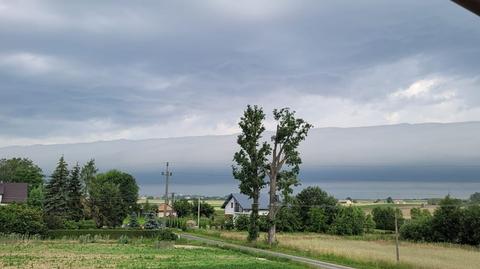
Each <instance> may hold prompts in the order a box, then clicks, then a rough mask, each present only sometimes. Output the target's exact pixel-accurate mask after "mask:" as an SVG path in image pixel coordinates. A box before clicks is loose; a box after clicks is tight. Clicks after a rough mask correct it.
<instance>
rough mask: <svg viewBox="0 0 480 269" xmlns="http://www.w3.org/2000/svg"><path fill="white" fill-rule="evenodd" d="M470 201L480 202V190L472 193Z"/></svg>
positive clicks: (473, 202)
mask: <svg viewBox="0 0 480 269" xmlns="http://www.w3.org/2000/svg"><path fill="white" fill-rule="evenodd" d="M469 201H470V203H472V204H480V192H476V193H474V194H472V195H470V199H469Z"/></svg>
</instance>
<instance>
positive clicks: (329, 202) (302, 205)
mask: <svg viewBox="0 0 480 269" xmlns="http://www.w3.org/2000/svg"><path fill="white" fill-rule="evenodd" d="M296 202H297V204H298V206H299V209H298V211H299V213H300V218H301V221H302V225H303V226H304V229H306V230H308V229H309V228H308V226H309V225H311V224H312V223H313V222H314V221H312V220H310V217H311V215H310V213H309V212H310V208H313V207H318V208H323V210H324V213H325V223H326V224H327V225H330V224H332V222H333V219H334V217H335V214H336V213H337V211H338V206H337V199H335V198H334V197H333V196H330V195H328V193H326V192H325V191H324V190H322V189H321V188H319V187H316V186H315V187H307V188H305V189H303V190H302V191H301V192H299V193H298V194H297V196H296Z"/></svg>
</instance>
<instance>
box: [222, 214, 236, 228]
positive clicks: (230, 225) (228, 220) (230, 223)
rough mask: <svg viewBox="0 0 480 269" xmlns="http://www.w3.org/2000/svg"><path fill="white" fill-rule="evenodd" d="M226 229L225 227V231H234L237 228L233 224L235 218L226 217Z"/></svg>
mask: <svg viewBox="0 0 480 269" xmlns="http://www.w3.org/2000/svg"><path fill="white" fill-rule="evenodd" d="M224 227H225V230H232V229H233V228H235V225H234V223H233V218H232V217H231V216H226V217H225V223H224Z"/></svg>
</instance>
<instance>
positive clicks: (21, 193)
mask: <svg viewBox="0 0 480 269" xmlns="http://www.w3.org/2000/svg"><path fill="white" fill-rule="evenodd" d="M27 188H28V184H27V183H0V195H2V199H1V200H0V203H13V202H26V201H27Z"/></svg>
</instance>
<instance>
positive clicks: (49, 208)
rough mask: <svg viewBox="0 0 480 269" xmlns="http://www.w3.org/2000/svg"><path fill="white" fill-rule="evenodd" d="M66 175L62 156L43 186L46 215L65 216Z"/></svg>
mask: <svg viewBox="0 0 480 269" xmlns="http://www.w3.org/2000/svg"><path fill="white" fill-rule="evenodd" d="M68 175H69V172H68V167H67V163H66V162H65V159H64V158H63V156H62V157H60V160H59V161H58V165H57V168H55V171H54V172H53V174H52V175H51V179H50V181H49V182H48V183H47V185H46V187H45V213H46V215H47V217H57V218H65V217H66V213H67V195H66V189H67V182H68Z"/></svg>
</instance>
